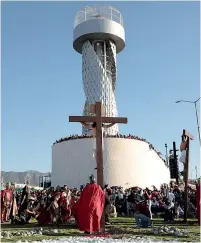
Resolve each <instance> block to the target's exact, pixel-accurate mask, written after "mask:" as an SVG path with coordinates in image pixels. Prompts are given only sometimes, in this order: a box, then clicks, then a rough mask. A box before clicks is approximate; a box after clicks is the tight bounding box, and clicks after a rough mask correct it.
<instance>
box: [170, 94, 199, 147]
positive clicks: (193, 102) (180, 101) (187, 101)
mask: <svg viewBox="0 0 201 243" xmlns="http://www.w3.org/2000/svg"><path fill="white" fill-rule="evenodd" d="M200 98H201V97H200ZM200 98H199V99H197V100H196V101H189V100H178V101H176V102H175V103H177V104H178V103H182V102H185V103H191V104H194V105H195V114H196V120H197V127H198V135H199V141H200V145H201V138H200V125H199V120H198V111H197V102H198V101H199V100H200Z"/></svg>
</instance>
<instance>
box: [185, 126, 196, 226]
mask: <svg viewBox="0 0 201 243" xmlns="http://www.w3.org/2000/svg"><path fill="white" fill-rule="evenodd" d="M183 136H185V137H186V138H187V140H186V142H187V146H186V163H185V165H184V182H185V195H184V222H187V216H188V215H187V213H188V174H189V154H190V151H189V150H190V140H193V139H194V137H193V135H191V134H190V133H189V132H187V131H186V130H185V129H184V130H183Z"/></svg>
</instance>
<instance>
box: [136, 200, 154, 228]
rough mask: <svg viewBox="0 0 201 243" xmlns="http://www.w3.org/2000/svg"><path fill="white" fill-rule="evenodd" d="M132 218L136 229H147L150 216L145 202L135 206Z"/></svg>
mask: <svg viewBox="0 0 201 243" xmlns="http://www.w3.org/2000/svg"><path fill="white" fill-rule="evenodd" d="M134 218H135V221H136V225H137V228H141V227H142V228H147V227H149V226H150V225H151V215H150V211H149V208H148V206H147V203H146V201H141V202H140V203H138V204H136V206H135V213H134Z"/></svg>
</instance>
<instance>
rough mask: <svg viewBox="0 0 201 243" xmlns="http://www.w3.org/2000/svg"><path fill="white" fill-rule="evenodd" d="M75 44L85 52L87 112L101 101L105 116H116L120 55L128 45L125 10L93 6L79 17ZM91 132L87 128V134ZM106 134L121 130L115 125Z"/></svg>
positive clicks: (84, 131)
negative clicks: (91, 106) (124, 24)
mask: <svg viewBox="0 0 201 243" xmlns="http://www.w3.org/2000/svg"><path fill="white" fill-rule="evenodd" d="M73 47H74V49H75V50H76V51H77V52H78V53H80V54H82V79H83V86H84V92H85V96H86V101H85V105H84V110H83V115H84V116H89V115H92V114H91V113H90V105H91V104H94V103H95V102H96V101H101V102H102V104H103V105H104V108H105V116H109V117H116V116H117V105H116V100H115V87H116V54H117V53H119V52H120V51H122V50H123V49H124V47H125V32H124V27H123V18H122V15H121V13H120V12H119V11H118V10H117V9H115V8H113V7H110V6H89V7H85V8H84V9H83V10H81V11H79V12H78V13H77V15H76V17H75V22H74V33H73ZM89 133H90V131H89V130H88V129H86V128H83V134H89ZM105 133H106V134H109V135H115V134H117V133H118V126H117V125H114V126H112V127H110V128H108V129H106V130H105Z"/></svg>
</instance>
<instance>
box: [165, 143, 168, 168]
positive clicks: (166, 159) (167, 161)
mask: <svg viewBox="0 0 201 243" xmlns="http://www.w3.org/2000/svg"><path fill="white" fill-rule="evenodd" d="M167 147H168V146H167V143H166V144H165V149H166V164H167V165H168V152H167Z"/></svg>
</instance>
